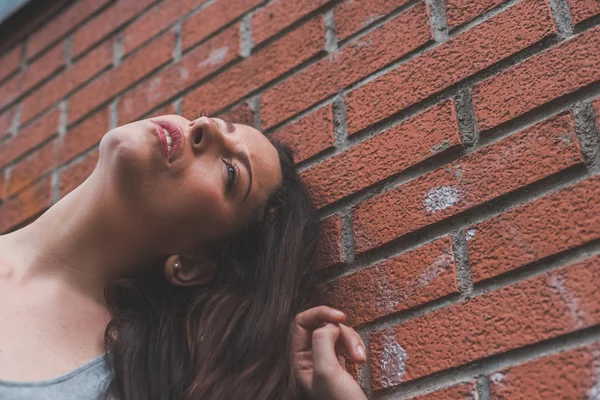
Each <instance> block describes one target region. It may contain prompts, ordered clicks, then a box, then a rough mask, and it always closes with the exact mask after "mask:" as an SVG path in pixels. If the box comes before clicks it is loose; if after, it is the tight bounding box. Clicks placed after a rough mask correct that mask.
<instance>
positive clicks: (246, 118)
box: [217, 101, 255, 126]
mask: <svg viewBox="0 0 600 400" xmlns="http://www.w3.org/2000/svg"><path fill="white" fill-rule="evenodd" d="M254 114H255V113H254V111H253V110H252V107H250V104H248V102H246V101H245V102H243V103H241V104H239V105H237V106H235V107H233V108H232V109H230V110H227V111H225V112H222V113H220V114H219V115H217V116H218V117H219V118H222V119H224V120H226V121H231V122H233V123H234V124H244V125H248V126H254Z"/></svg>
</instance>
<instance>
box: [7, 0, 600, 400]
mask: <svg viewBox="0 0 600 400" xmlns="http://www.w3.org/2000/svg"><path fill="white" fill-rule="evenodd" d="M42 3H44V2H42ZM45 3H48V4H45ZM45 3H44V5H43V7H40V8H38V9H35V10H33V11H31V12H29V14H30V15H28V17H27V21H23V23H15V21H16V18H15V17H10V18H9V19H8V20H7V21H5V22H3V23H2V25H3V26H4V27H8V26H9V25H10V26H11V28H10V29H4V30H1V29H0V30H1V31H2V33H3V34H2V37H1V38H0V234H1V233H5V232H8V231H13V230H16V229H19V228H21V227H23V226H25V225H27V224H30V223H32V222H34V221H35V220H36V218H37V217H38V216H39V215H40V213H42V212H44V210H46V209H47V207H49V206H50V205H51V204H52V203H53V200H56V199H53V195H57V196H59V197H64V196H66V195H67V194H68V193H69V192H71V191H72V190H73V189H75V188H76V187H77V186H78V185H80V184H81V183H82V182H83V181H84V180H85V179H86V178H87V177H88V176H89V175H90V174H91V173H92V172H93V170H94V168H95V167H96V166H97V163H98V160H99V157H100V154H99V142H100V141H101V139H102V137H103V136H104V135H105V134H106V133H107V131H108V130H109V129H110V127H111V126H112V125H114V124H115V122H116V124H117V125H122V124H126V123H129V122H132V121H135V120H138V119H141V118H150V117H156V116H160V115H166V114H174V113H176V112H177V111H181V113H182V114H183V116H184V117H186V118H189V119H194V118H196V117H198V116H199V114H200V113H201V112H205V113H207V114H208V115H209V116H212V117H221V118H225V119H228V120H231V121H232V122H236V123H242V124H247V125H252V126H255V127H257V128H259V129H260V130H262V131H263V133H264V134H266V135H268V136H269V137H273V138H275V139H277V140H279V141H281V142H283V143H285V144H287V145H289V146H290V147H291V148H292V149H293V150H294V153H295V160H296V161H297V162H300V163H301V164H300V165H299V167H298V169H299V171H300V176H301V178H302V180H303V181H304V182H305V183H306V185H307V188H308V190H309V191H310V193H311V194H312V197H313V199H314V201H315V203H316V205H317V206H318V208H319V218H320V219H321V220H322V227H323V233H324V236H323V238H322V239H321V240H319V248H318V254H317V260H316V261H317V266H318V271H316V275H315V276H316V277H317V278H318V279H319V281H318V288H319V289H321V291H320V294H319V296H318V297H316V298H314V299H311V301H312V302H314V303H315V304H319V303H329V304H331V305H333V306H335V307H337V308H341V309H342V310H344V311H345V312H346V313H347V315H348V323H349V324H351V325H354V326H355V327H357V329H358V331H359V333H360V334H361V335H363V336H364V337H366V338H367V339H368V343H369V346H370V349H369V350H370V354H369V358H368V359H369V365H363V366H362V367H360V368H359V367H358V365H357V364H351V363H346V369H347V370H348V371H349V373H350V374H351V375H352V376H353V377H354V379H359V378H360V379H359V380H360V381H361V384H362V385H363V387H364V389H365V391H366V393H367V397H368V398H370V399H376V398H380V397H385V398H390V399H391V398H396V397H402V398H404V397H406V391H405V385H404V383H405V382H408V381H413V380H415V381H414V382H413V383H410V384H409V385H406V389H409V390H410V391H411V393H420V394H422V395H421V396H420V397H416V398H419V399H421V400H436V399H440V400H441V399H444V400H446V399H470V400H475V399H479V398H486V399H519V398H524V399H525V398H526V399H536V398H540V399H541V398H543V399H554V398H565V399H567V398H568V399H571V398H588V397H589V398H594V399H595V398H596V397H598V393H600V389H599V388H600V386H598V379H597V378H598V374H597V373H598V371H600V361H598V360H600V358H599V357H598V354H600V350H598V349H597V347H598V344H596V345H592V346H588V343H584V340H585V341H589V339H590V338H591V337H592V336H593V335H596V333H597V331H598V327H600V300H598V288H599V286H598V284H597V282H598V281H599V279H598V278H599V277H600V256H598V251H597V250H598V245H599V244H600V217H599V215H600V208H599V207H600V206H599V204H600V191H599V188H600V175H599V170H598V159H597V157H595V155H594V154H595V153H594V152H597V151H596V150H597V149H595V147H594V145H595V144H596V142H597V141H598V140H600V139H599V138H598V137H596V136H597V133H598V132H597V127H598V126H600V99H598V98H597V97H598V96H597V93H596V92H597V89H598V85H600V79H599V78H600V75H599V73H598V72H597V70H598V64H600V53H598V49H599V48H600V30H599V29H600V27H598V23H597V22H598V21H599V15H600V6H599V5H598V4H597V2H596V1H587V0H519V1H514V0H513V1H507V0H472V1H467V0H440V1H429V0H410V1H409V0H312V1H309V0H295V1H293V0H54V1H51V2H45ZM550 5H552V8H551V7H550ZM567 8H568V10H567ZM552 9H554V12H552ZM565 11H570V13H571V16H572V22H573V25H574V31H573V34H569V35H567V36H565V35H564V34H560V35H559V34H557V20H558V22H560V21H562V22H564V18H568V17H569V16H568V15H565V14H564V12H565ZM444 20H445V21H446V22H447V26H448V30H447V32H439V31H438V30H439V29H440V28H441V27H442V26H443V25H444ZM562 22H561V23H562ZM4 24H6V25H4ZM11 24H12V25H11ZM0 28H2V26H0ZM440 33H441V34H440ZM562 33H564V32H562ZM23 57H25V58H26V59H22V58H23ZM590 103H591V104H592V107H593V110H594V112H595V113H596V117H597V121H594V120H593V118H592V119H591V120H590V119H588V118H585V117H587V115H586V114H585V113H583V114H581V113H575V111H579V110H578V109H577V108H578V107H581V105H582V104H583V105H585V104H590ZM574 108H575V111H574V110H573V109H574ZM334 111H335V112H334ZM574 113H575V114H574ZM574 115H576V116H578V118H577V119H575V117H574ZM594 123H596V125H597V126H594ZM579 141H581V146H580V143H579ZM584 154H585V158H584ZM200 157H202V155H200ZM253 157H254V158H253V159H252V160H251V162H252V163H260V162H261V160H260V157H261V155H260V154H258V155H257V154H254V156H253ZM257 157H258V158H257ZM259 170H260V168H258V169H257V170H256V171H259ZM532 199H533V200H532ZM583 257H593V258H590V259H588V260H585V259H583ZM569 260H572V261H569ZM582 260H583V261H582ZM569 264H571V265H569ZM532 276H533V277H532ZM459 288H460V289H459ZM432 310H435V311H432ZM583 330H585V332H584V331H583ZM546 340H552V341H556V342H560V345H561V346H567V347H566V349H567V350H565V351H562V352H561V353H559V354H555V355H550V356H547V357H543V358H540V357H542V355H546V353H547V352H548V349H551V347H552V346H551V344H552V343H542V342H544V341H546ZM523 346H526V347H527V349H526V351H522V350H524V349H521V347H523ZM583 346H588V347H583ZM498 363H500V364H501V365H503V366H507V367H502V368H503V369H502V370H499V369H498V368H499V367H498V365H499V364H498ZM508 366H510V367H508ZM368 374H372V377H371V378H369V377H368V376H366V375H368ZM485 374H487V375H488V378H489V382H490V385H486V384H485V382H486V381H485V379H484V376H485ZM365 378H367V379H365ZM421 378H425V379H423V380H421ZM417 380H418V381H417ZM383 388H385V389H384V390H380V389H383Z"/></svg>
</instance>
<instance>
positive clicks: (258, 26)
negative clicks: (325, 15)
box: [252, 0, 329, 45]
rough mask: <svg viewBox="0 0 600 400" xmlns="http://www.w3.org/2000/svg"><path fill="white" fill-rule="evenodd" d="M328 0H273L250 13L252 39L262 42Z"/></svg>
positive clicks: (255, 42)
mask: <svg viewBox="0 0 600 400" xmlns="http://www.w3.org/2000/svg"><path fill="white" fill-rule="evenodd" d="M328 1H329V0H275V1H274V2H272V3H269V4H267V5H266V6H265V7H263V8H261V9H260V10H258V11H257V12H255V13H254V15H252V41H253V42H254V44H255V45H256V44H259V43H262V42H263V41H265V40H267V39H268V38H270V37H271V36H273V35H275V34H276V33H277V32H279V31H281V30H283V29H285V28H287V27H288V26H290V25H291V24H293V23H294V22H296V21H298V20H299V19H300V18H302V17H304V16H306V15H308V14H309V13H311V12H313V11H314V10H316V9H318V8H319V7H321V6H323V5H325V4H326V3H327V2H328Z"/></svg>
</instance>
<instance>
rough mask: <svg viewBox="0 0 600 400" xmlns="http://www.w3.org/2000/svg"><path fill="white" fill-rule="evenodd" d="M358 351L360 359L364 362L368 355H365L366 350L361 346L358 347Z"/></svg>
mask: <svg viewBox="0 0 600 400" xmlns="http://www.w3.org/2000/svg"><path fill="white" fill-rule="evenodd" d="M356 351H358V354H359V355H360V358H362V359H363V360H364V359H366V358H367V355H366V354H365V349H364V348H363V347H362V345H361V344H359V345H358V346H356Z"/></svg>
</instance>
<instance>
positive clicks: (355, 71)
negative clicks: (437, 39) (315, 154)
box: [261, 3, 432, 129]
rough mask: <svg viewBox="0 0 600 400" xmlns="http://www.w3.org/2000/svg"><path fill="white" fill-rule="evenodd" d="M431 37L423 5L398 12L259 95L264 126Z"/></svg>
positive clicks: (367, 72) (386, 62)
mask: <svg viewBox="0 0 600 400" xmlns="http://www.w3.org/2000/svg"><path fill="white" fill-rule="evenodd" d="M431 39H432V36H431V29H430V28H429V20H428V17H427V12H426V10H425V4H424V3H419V4H417V5H416V6H415V7H413V8H411V9H410V10H407V11H406V12H404V13H402V14H400V15H399V16H397V17H396V18H394V19H393V20H391V21H389V22H388V23H387V24H385V25H383V26H381V27H380V28H378V29H376V30H375V31H373V32H371V33H369V34H368V35H366V36H364V37H362V38H360V39H359V40H358V41H356V42H353V43H351V44H349V45H348V46H346V47H344V48H342V49H340V50H338V51H337V52H335V53H333V54H330V55H329V56H328V57H327V58H324V59H323V60H321V61H319V62H317V63H316V64H313V65H311V66H310V67H308V68H306V69H304V70H303V71H301V72H299V73H298V74H296V75H294V76H293V77H291V78H290V79H287V80H286V81H284V82H282V83H281V84H279V85H277V86H275V87H273V88H271V89H269V90H267V91H266V92H265V93H264V94H263V95H262V96H261V117H262V126H263V128H264V129H267V128H270V127H272V126H273V125H275V124H277V123H279V122H281V121H284V120H286V119H287V118H289V117H291V116H293V115H295V114H297V113H298V112H300V111H303V110H305V109H307V108H309V107H310V106H311V105H313V104H316V103H317V102H319V101H321V100H323V99H325V98H327V97H329V96H331V95H332V94H335V93H336V92H338V91H339V90H341V89H343V88H345V87H347V86H349V85H351V84H353V83H355V82H357V81H359V80H360V79H362V78H363V77H365V76H366V75H368V74H370V73H373V72H375V71H377V70H379V69H381V68H383V67H384V66H386V65H387V64H389V63H391V62H393V61H395V60H397V59H398V58H400V57H402V56H403V55H405V54H407V53H409V52H411V51H412V50H415V49H416V48H418V47H419V46H421V45H423V44H425V43H427V42H428V41H429V40H431Z"/></svg>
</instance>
